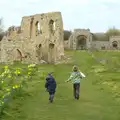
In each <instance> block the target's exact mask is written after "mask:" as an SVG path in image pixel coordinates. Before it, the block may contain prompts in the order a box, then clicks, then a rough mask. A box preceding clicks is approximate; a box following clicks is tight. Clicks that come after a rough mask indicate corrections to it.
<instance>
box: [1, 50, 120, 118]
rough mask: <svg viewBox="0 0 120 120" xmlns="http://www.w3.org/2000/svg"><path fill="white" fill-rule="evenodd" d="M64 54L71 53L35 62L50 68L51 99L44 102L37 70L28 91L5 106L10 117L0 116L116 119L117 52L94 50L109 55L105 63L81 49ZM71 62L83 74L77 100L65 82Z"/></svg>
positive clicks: (119, 110)
mask: <svg viewBox="0 0 120 120" xmlns="http://www.w3.org/2000/svg"><path fill="white" fill-rule="evenodd" d="M66 54H70V55H72V59H73V62H72V63H68V64H58V65H40V66H39V69H40V70H39V71H41V70H43V71H46V72H51V71H53V72H54V74H53V75H54V76H55V78H56V80H57V83H58V86H57V92H56V95H55V101H54V103H53V104H49V103H48V93H47V92H45V89H44V83H45V80H44V79H40V78H39V76H40V72H38V74H37V76H36V77H34V79H33V80H32V81H31V82H29V84H28V86H29V87H28V88H27V89H26V92H27V93H28V94H26V95H25V96H23V97H20V98H17V99H15V100H13V101H12V102H11V103H10V105H9V108H6V111H7V112H8V113H9V114H11V115H12V117H10V116H8V115H4V116H3V117H2V118H1V120H14V119H15V120H120V96H119V95H120V94H119V91H120V89H119V88H120V77H119V75H120V73H119V72H120V65H119V62H120V52H104V51H102V52H94V54H95V56H96V57H99V58H105V57H107V58H108V57H109V58H110V61H109V62H108V63H106V64H105V65H102V64H100V63H98V62H97V61H96V60H94V59H93V58H92V57H91V56H90V55H89V54H88V53H87V52H85V51H76V52H75V51H69V52H66ZM118 61H119V62H118ZM74 64H77V65H78V66H79V68H80V70H81V71H82V72H83V73H85V74H86V76H87V77H86V78H85V79H83V80H82V81H81V92H80V100H78V101H76V100H74V99H73V91H72V84H71V83H65V80H67V78H68V77H69V75H70V72H71V70H72V66H73V65H74ZM18 66H22V65H18ZM115 68H116V69H115ZM115 86H117V87H115ZM113 88H114V89H113Z"/></svg>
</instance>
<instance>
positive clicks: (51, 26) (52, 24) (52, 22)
mask: <svg viewBox="0 0 120 120" xmlns="http://www.w3.org/2000/svg"><path fill="white" fill-rule="evenodd" d="M55 28H56V26H55V22H54V21H53V20H50V22H49V29H50V33H52V34H54V32H55Z"/></svg>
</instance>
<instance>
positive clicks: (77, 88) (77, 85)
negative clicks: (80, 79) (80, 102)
mask: <svg viewBox="0 0 120 120" xmlns="http://www.w3.org/2000/svg"><path fill="white" fill-rule="evenodd" d="M79 92H80V83H74V84H73V94H74V98H75V99H79Z"/></svg>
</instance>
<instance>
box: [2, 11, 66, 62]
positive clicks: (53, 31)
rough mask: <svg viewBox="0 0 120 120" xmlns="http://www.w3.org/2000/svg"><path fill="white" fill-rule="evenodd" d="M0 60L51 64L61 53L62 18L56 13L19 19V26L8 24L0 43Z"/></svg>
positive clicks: (60, 56) (62, 47)
mask: <svg viewBox="0 0 120 120" xmlns="http://www.w3.org/2000/svg"><path fill="white" fill-rule="evenodd" d="M0 46H1V47H0V48H1V49H0V62H5V63H6V62H13V61H22V62H24V63H36V64H39V63H40V62H41V60H44V61H46V62H48V63H54V62H55V61H57V60H60V59H61V58H62V56H64V41H63V21H62V15H61V13H60V12H50V13H45V14H36V15H32V16H25V17H23V18H22V22H21V26H20V27H10V28H9V29H8V33H7V36H5V37H4V38H3V40H2V41H1V43H0Z"/></svg>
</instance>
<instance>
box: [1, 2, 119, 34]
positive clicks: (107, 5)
mask: <svg viewBox="0 0 120 120" xmlns="http://www.w3.org/2000/svg"><path fill="white" fill-rule="evenodd" d="M51 11H60V12H61V13H62V17H63V23H64V29H67V30H73V29H74V28H85V29H87V28H89V29H90V30H91V32H104V31H106V30H107V29H108V28H110V27H113V26H115V27H116V28H120V0H0V17H3V19H4V25H5V28H8V27H9V26H11V25H16V26H18V25H20V23H21V19H22V17H23V16H26V15H32V14H36V13H43V12H44V13H45V12H51Z"/></svg>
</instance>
